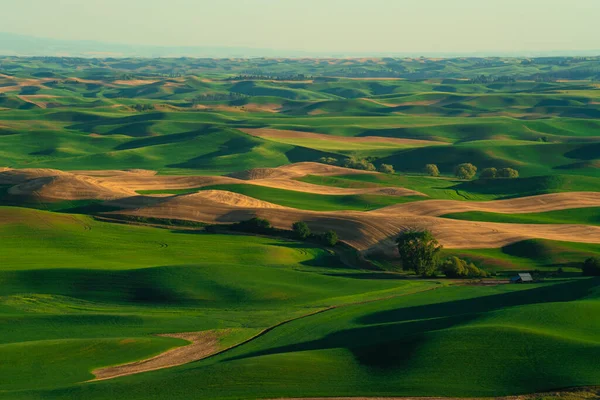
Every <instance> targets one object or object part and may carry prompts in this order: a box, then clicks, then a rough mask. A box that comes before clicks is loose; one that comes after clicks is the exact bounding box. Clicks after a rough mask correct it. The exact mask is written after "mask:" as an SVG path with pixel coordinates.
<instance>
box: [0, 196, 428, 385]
mask: <svg viewBox="0 0 600 400" xmlns="http://www.w3.org/2000/svg"><path fill="white" fill-rule="evenodd" d="M0 219H1V220H2V221H3V224H2V225H0V232H1V235H2V236H3V240H2V244H1V247H2V253H3V254H5V255H7V257H5V258H3V263H2V267H1V268H0V282H1V285H0V288H1V289H0V321H1V322H2V325H3V326H6V327H10V328H9V329H4V330H3V331H2V333H0V353H1V354H2V358H3V359H8V360H11V365H12V367H11V368H9V369H3V370H2V376H3V377H6V376H9V377H10V376H12V374H14V375H15V379H8V380H7V381H5V382H3V383H2V385H1V387H2V390H15V389H19V388H24V387H25V386H24V383H25V382H26V381H27V379H29V380H31V379H33V375H34V374H38V373H39V374H43V378H40V379H37V381H36V384H35V385H27V386H29V387H30V388H34V387H35V388H46V387H58V386H61V385H65V384H68V383H75V382H78V381H83V380H87V379H89V378H90V377H91V376H90V374H89V371H90V370H91V369H93V368H95V367H99V366H107V365H111V364H118V363H122V362H127V361H131V360H135V359H139V358H142V357H147V356H151V355H153V354H156V353H158V352H161V351H164V350H165V349H167V348H169V347H172V346H175V345H181V344H182V342H181V341H177V340H171V339H164V338H155V337H153V336H150V335H152V334H155V333H169V332H190V331H199V330H207V329H218V328H246V329H247V331H245V333H243V334H242V335H238V339H242V338H244V337H248V336H250V335H251V334H253V333H255V332H257V330H258V329H261V328H265V327H267V326H269V325H272V324H275V323H277V322H279V321H281V320H284V319H286V318H290V317H293V316H297V315H302V314H305V313H308V312H311V311H313V310H318V309H320V308H322V307H326V306H329V305H334V304H340V303H346V302H352V301H360V300H364V299H370V298H377V297H385V296H389V295H393V294H398V293H403V292H407V291H414V290H418V289H419V288H420V287H427V286H428V285H431V284H428V283H419V282H402V281H394V280H393V279H392V280H390V279H377V278H378V276H372V274H367V273H362V272H360V271H353V270H347V269H345V268H344V267H343V266H342V265H341V264H340V263H339V261H337V260H336V258H335V257H332V256H331V255H329V254H328V253H327V252H325V251H323V250H321V249H319V248H316V247H311V246H306V245H304V244H297V243H293V242H288V241H282V240H276V239H266V238H257V237H248V236H233V235H205V234H189V233H180V232H173V231H168V230H161V229H155V228H144V227H134V226H128V225H114V224H108V223H102V222H97V221H94V220H92V219H90V218H88V217H83V216H77V215H73V216H72V215H64V214H52V213H48V212H42V211H36V210H28V209H19V208H9V207H4V208H0ZM9 249H10V251H8V250H9ZM359 278H364V279H359ZM59 354H60V355H61V356H60V357H58V355H59ZM83 354H88V355H89V354H93V357H88V358H86V359H81V357H82V355H83ZM40 355H44V357H42V358H40V357H41V356H40ZM71 356H72V357H74V359H73V358H71ZM74 360H75V361H74ZM57 371H63V374H62V376H61V377H60V378H56V375H57V374H58V372H57Z"/></svg>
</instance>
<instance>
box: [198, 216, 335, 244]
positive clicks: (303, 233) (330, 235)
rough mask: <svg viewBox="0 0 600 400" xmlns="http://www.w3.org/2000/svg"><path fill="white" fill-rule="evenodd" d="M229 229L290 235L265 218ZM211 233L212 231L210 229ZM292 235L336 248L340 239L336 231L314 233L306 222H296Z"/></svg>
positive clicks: (243, 222)
mask: <svg viewBox="0 0 600 400" xmlns="http://www.w3.org/2000/svg"><path fill="white" fill-rule="evenodd" d="M229 229H231V230H233V231H238V232H246V233H255V234H259V235H283V236H287V235H288V233H286V231H284V230H280V229H276V228H274V227H273V225H272V224H271V221H269V220H268V219H264V218H258V217H255V218H251V219H249V220H246V221H241V222H238V223H235V224H233V225H231V226H230V227H229ZM208 230H209V231H210V230H211V229H208ZM292 234H293V237H294V238H295V239H298V240H312V241H315V242H318V243H321V244H323V245H324V246H329V247H334V246H335V245H337V244H338V242H339V237H338V234H337V232H336V231H334V230H328V231H327V232H324V233H313V232H311V230H310V228H309V227H308V225H307V224H306V222H302V221H299V222H295V223H294V224H293V225H292Z"/></svg>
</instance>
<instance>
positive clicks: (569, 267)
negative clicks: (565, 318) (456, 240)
mask: <svg viewBox="0 0 600 400" xmlns="http://www.w3.org/2000/svg"><path fill="white" fill-rule="evenodd" d="M447 253H448V254H455V255H459V256H461V257H465V258H468V259H470V260H473V261H475V262H476V263H477V264H478V265H480V266H482V267H484V268H486V269H488V270H492V271H502V270H513V271H531V270H535V269H539V270H543V271H556V270H557V269H558V268H563V269H564V270H565V271H571V272H573V273H576V274H580V272H581V269H580V267H581V263H582V262H583V261H584V260H585V259H586V258H588V257H600V245H597V244H586V243H569V242H555V241H550V240H539V239H532V240H526V241H523V242H518V243H514V244H511V245H508V246H505V247H503V248H501V249H478V250H453V251H450V250H449V251H448V252H447Z"/></svg>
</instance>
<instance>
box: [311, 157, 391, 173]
mask: <svg viewBox="0 0 600 400" xmlns="http://www.w3.org/2000/svg"><path fill="white" fill-rule="evenodd" d="M375 160H376V158H372V157H367V158H358V157H349V158H345V159H343V160H341V161H340V160H338V159H337V158H334V157H321V158H320V159H319V160H318V161H319V162H320V163H321V164H329V165H337V166H340V167H344V168H352V169H360V170H363V171H379V172H382V173H384V174H393V173H395V172H396V171H395V170H394V166H393V165H390V164H383V163H382V164H379V166H378V167H375V164H373V161H375Z"/></svg>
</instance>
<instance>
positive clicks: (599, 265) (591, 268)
mask: <svg viewBox="0 0 600 400" xmlns="http://www.w3.org/2000/svg"><path fill="white" fill-rule="evenodd" d="M581 270H582V271H583V275H584V276H600V258H598V257H590V258H588V259H587V260H585V262H584V263H583V265H582V267H581Z"/></svg>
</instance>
